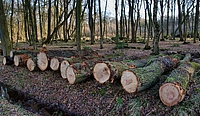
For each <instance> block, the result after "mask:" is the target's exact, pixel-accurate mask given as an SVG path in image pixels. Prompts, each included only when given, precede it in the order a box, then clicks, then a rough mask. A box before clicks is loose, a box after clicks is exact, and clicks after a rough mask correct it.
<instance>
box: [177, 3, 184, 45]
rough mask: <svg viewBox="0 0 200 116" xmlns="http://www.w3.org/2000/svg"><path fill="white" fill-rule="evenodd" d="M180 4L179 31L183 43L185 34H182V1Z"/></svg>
mask: <svg viewBox="0 0 200 116" xmlns="http://www.w3.org/2000/svg"><path fill="white" fill-rule="evenodd" d="M177 4H178V29H179V35H180V41H183V34H182V13H181V12H182V10H181V2H180V0H177Z"/></svg>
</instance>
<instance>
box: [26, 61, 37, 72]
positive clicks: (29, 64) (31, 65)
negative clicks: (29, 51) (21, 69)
mask: <svg viewBox="0 0 200 116" xmlns="http://www.w3.org/2000/svg"><path fill="white" fill-rule="evenodd" d="M26 66H27V68H28V70H29V71H33V70H34V69H35V66H36V64H35V62H34V61H33V59H32V58H29V59H28V60H27V63H26Z"/></svg>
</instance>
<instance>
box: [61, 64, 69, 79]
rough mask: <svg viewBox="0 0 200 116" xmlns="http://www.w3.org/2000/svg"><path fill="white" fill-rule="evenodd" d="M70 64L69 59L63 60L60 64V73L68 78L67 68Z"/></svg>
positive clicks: (64, 77)
mask: <svg viewBox="0 0 200 116" xmlns="http://www.w3.org/2000/svg"><path fill="white" fill-rule="evenodd" d="M68 66H69V62H68V61H67V60H63V61H62V62H61V64H60V74H61V76H62V78H63V79H66V78H67V77H66V69H67V67H68Z"/></svg>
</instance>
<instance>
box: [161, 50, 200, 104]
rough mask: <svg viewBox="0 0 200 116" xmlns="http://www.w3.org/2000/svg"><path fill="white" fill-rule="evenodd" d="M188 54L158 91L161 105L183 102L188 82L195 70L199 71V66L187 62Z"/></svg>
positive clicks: (188, 59)
mask: <svg viewBox="0 0 200 116" xmlns="http://www.w3.org/2000/svg"><path fill="white" fill-rule="evenodd" d="M190 58H191V56H190V55H189V54H187V55H186V57H185V58H184V59H183V60H182V61H181V64H180V66H179V67H178V68H176V69H174V70H173V71H172V72H171V73H170V75H169V76H168V77H167V79H166V81H165V82H164V84H163V85H162V86H161V87H160V89H159V96H160V99H161V101H162V102H163V104H165V105H167V106H173V105H176V104H178V103H179V102H181V101H182V100H183V98H184V97H185V94H186V88H187V86H188V83H189V80H190V79H191V77H192V76H193V75H194V72H195V70H197V69H200V64H198V63H194V62H189V61H190Z"/></svg>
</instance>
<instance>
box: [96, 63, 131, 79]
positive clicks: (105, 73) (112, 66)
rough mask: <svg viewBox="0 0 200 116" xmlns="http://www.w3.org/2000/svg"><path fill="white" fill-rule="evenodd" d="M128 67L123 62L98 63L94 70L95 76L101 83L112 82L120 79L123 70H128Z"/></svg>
mask: <svg viewBox="0 0 200 116" xmlns="http://www.w3.org/2000/svg"><path fill="white" fill-rule="evenodd" d="M128 68H129V67H128V65H126V64H123V63H121V62H101V63H96V64H95V66H94V68H93V76H94V78H95V79H96V80H97V81H98V82H99V83H105V82H106V81H108V80H111V82H113V81H114V79H116V78H119V77H120V76H121V74H122V71H123V70H126V69H128Z"/></svg>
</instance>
